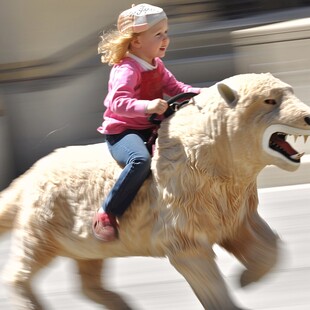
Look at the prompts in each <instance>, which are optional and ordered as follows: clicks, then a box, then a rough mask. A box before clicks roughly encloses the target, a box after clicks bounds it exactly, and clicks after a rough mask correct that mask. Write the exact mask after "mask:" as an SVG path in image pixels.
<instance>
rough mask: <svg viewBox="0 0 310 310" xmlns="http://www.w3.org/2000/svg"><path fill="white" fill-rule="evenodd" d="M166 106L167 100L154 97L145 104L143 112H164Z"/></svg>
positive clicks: (159, 113)
mask: <svg viewBox="0 0 310 310" xmlns="http://www.w3.org/2000/svg"><path fill="white" fill-rule="evenodd" d="M167 108H168V103H167V101H165V100H163V99H154V100H151V101H150V102H149V104H148V105H147V107H146V109H145V112H146V114H154V113H155V114H158V115H161V114H164V113H165V111H166V110H167Z"/></svg>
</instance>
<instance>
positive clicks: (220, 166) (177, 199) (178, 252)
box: [0, 74, 310, 310]
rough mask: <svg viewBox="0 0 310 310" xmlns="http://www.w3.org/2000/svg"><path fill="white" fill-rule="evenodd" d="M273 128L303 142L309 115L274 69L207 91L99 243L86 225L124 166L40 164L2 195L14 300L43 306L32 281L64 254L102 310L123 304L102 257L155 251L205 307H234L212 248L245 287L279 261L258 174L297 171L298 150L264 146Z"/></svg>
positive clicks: (102, 153)
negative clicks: (221, 251)
mask: <svg viewBox="0 0 310 310" xmlns="http://www.w3.org/2000/svg"><path fill="white" fill-rule="evenodd" d="M274 131H278V132H283V133H287V134H294V135H309V134H310V108H309V107H308V106H306V105H305V104H303V103H301V102H300V101H299V100H298V99H297V98H296V97H295V96H294V94H293V91H292V88H291V87H290V86H289V85H287V84H285V83H283V82H281V81H280V80H278V79H276V78H274V77H273V76H272V75H271V74H246V75H238V76H234V77H231V78H229V79H227V80H224V81H223V82H221V83H218V84H216V85H214V86H212V87H210V88H208V89H204V90H203V91H202V93H201V94H200V95H198V96H196V97H195V98H194V99H192V101H191V102H190V104H189V105H188V106H186V107H184V108H182V109H181V110H180V111H178V112H177V113H176V114H175V115H174V116H172V117H170V118H169V119H166V120H165V121H164V122H163V123H162V125H161V128H160V130H159V138H158V140H157V145H156V151H155V154H154V157H153V161H152V174H151V176H150V177H149V178H148V179H147V180H146V181H145V183H144V185H143V186H142V188H141V189H140V191H139V193H138V194H137V196H136V198H135V200H134V202H133V203H132V205H131V207H130V208H129V210H128V211H127V212H126V213H125V214H124V216H123V217H122V218H120V223H119V224H120V231H119V240H117V241H115V242H111V243H102V242H100V241H97V240H96V239H95V238H94V237H93V234H92V230H91V222H92V217H93V215H94V213H95V212H96V210H97V209H98V208H99V207H100V205H101V203H102V201H103V200H104V197H105V195H106V194H107V193H108V191H109V190H110V189H111V187H112V185H113V183H114V182H115V180H116V178H117V177H118V175H119V173H120V171H121V169H120V167H118V166H117V164H116V163H115V162H114V160H113V159H112V158H111V156H110V154H109V152H108V150H107V148H106V146H105V144H104V143H102V144H95V145H87V146H70V147H66V148H62V149H58V150H56V151H55V152H53V153H52V154H50V155H48V156H46V157H45V158H42V159H41V160H39V161H38V162H37V163H35V164H34V165H33V167H32V168H30V169H29V170H28V171H27V172H26V173H25V174H24V175H22V176H20V177H19V178H18V179H16V180H15V181H13V182H12V184H11V185H10V186H9V187H8V188H7V189H6V190H4V191H3V192H2V193H1V198H0V232H1V233H3V232H5V231H8V230H10V229H13V248H12V257H11V258H10V260H9V264H8V266H7V268H6V273H5V277H4V279H5V281H6V283H7V284H8V285H9V286H11V288H12V303H15V305H16V307H17V309H27V310H30V309H32V310H39V309H43V308H42V305H40V304H39V301H38V300H37V298H36V297H35V295H34V294H33V292H32V289H31V280H32V277H33V276H34V275H35V274H36V273H37V272H38V271H39V270H40V269H42V268H43V267H45V266H46V265H47V264H48V263H50V261H51V260H52V259H53V258H55V257H56V256H67V257H71V258H72V259H74V260H75V261H76V263H77V266H78V268H79V273H80V276H81V282H82V290H83V293H84V294H86V295H87V296H88V297H89V298H91V299H92V300H94V301H95V302H97V303H99V304H102V305H104V306H105V307H107V308H108V309H115V310H123V309H130V307H129V305H127V304H126V302H125V300H124V299H123V298H122V297H121V296H119V295H118V294H116V293H114V292H111V291H108V290H106V289H105V288H104V286H103V285H102V283H101V277H100V271H101V270H102V268H103V262H104V259H105V258H108V257H116V256H118V257H119V256H154V257H167V258H168V259H169V260H170V262H171V264H172V265H173V266H174V267H175V268H176V269H177V270H178V271H179V272H180V273H181V274H182V275H183V276H184V278H185V279H186V280H187V281H188V283H189V284H190V285H191V287H192V289H193V291H194V292H195V294H196V295H197V297H198V298H199V300H200V302H201V304H202V305H203V307H204V308H205V309H209V310H219V309H222V310H232V309H239V308H238V307H237V306H236V305H235V304H234V303H233V301H232V299H231V298H230V296H229V292H228V290H227V288H226V285H225V283H224V280H223V278H222V276H221V274H220V272H219V270H218V268H217V266H216V263H215V261H214V253H213V250H212V246H213V245H214V244H218V245H220V246H222V247H224V248H225V249H226V250H227V251H229V252H230V253H232V254H233V255H235V257H236V258H237V259H238V260H239V261H240V262H241V263H242V264H243V265H244V267H245V270H244V272H243V273H242V275H241V278H240V282H241V284H242V285H247V284H249V283H251V282H254V281H257V280H259V279H260V278H261V277H262V276H264V275H265V274H266V273H268V272H269V271H270V269H271V268H272V267H273V266H274V265H275V263H276V261H277V257H278V237H277V235H276V234H275V233H274V232H273V231H272V230H271V228H270V227H269V226H268V225H267V224H266V222H265V221H264V220H263V219H262V218H261V217H260V216H259V214H258V212H257V206H258V197H257V185H256V178H257V175H258V173H259V172H260V171H261V170H262V169H263V168H264V167H265V166H266V165H271V164H273V165H276V166H278V167H280V168H282V169H286V170H290V171H293V170H295V169H297V167H298V166H299V159H298V158H299V157H300V155H296V154H293V155H294V156H293V157H294V158H295V159H294V160H292V159H290V158H287V157H288V156H290V155H292V153H294V152H293V151H292V149H290V147H289V146H288V144H287V143H286V142H284V140H283V142H281V143H280V144H281V147H282V148H284V149H286V151H287V152H288V153H290V154H289V155H287V156H284V155H283V154H282V153H283V152H281V150H280V151H279V150H274V149H271V148H270V147H269V143H270V142H269V141H270V139H271V135H272V134H273V133H274ZM272 137H273V140H275V142H277V141H278V142H279V140H276V139H275V138H274V137H275V136H274V135H273V136H272ZM271 140H272V139H271ZM295 153H297V152H295ZM296 156H297V159H296Z"/></svg>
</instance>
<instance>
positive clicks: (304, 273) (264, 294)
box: [0, 184, 310, 310]
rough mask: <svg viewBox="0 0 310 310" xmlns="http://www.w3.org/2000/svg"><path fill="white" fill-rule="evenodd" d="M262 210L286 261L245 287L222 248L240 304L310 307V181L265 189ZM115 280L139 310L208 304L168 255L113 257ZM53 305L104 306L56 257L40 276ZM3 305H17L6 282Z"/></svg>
mask: <svg viewBox="0 0 310 310" xmlns="http://www.w3.org/2000/svg"><path fill="white" fill-rule="evenodd" d="M259 195H260V213H261V214H262V215H263V217H264V218H265V219H267V221H268V223H269V224H270V225H271V226H272V227H273V228H274V229H275V230H277V232H278V233H279V235H280V237H281V238H282V240H283V241H284V250H283V252H284V255H283V261H282V262H281V263H280V264H279V266H278V268H277V269H276V270H275V271H274V272H273V273H272V274H271V275H270V276H268V277H267V278H266V279H265V280H264V281H262V282H261V283H260V284H257V285H254V286H252V287H249V288H247V289H245V290H242V289H240V288H238V286H237V285H236V282H237V274H238V267H239V265H238V263H237V262H236V261H235V260H234V259H233V258H232V257H230V256H228V254H226V252H224V251H221V250H220V249H218V248H216V252H217V253H218V263H219V266H220V268H221V270H222V272H223V274H224V275H225V277H226V279H227V283H228V285H229V287H230V289H231V291H232V294H233V295H234V296H235V298H236V300H237V301H238V302H239V304H240V305H242V306H243V307H246V308H248V309H255V310H260V309H264V310H309V309H310V294H309V292H310V184H305V185H295V186H285V187H276V188H265V189H261V190H259ZM8 248H9V236H8V237H5V238H2V239H0V269H2V267H3V265H4V263H5V261H6V260H7V253H8ZM110 264H111V267H113V268H111V269H112V271H111V274H110V277H109V285H110V286H111V287H112V288H114V289H116V290H118V291H119V292H122V293H124V294H126V295H128V299H129V301H131V304H132V305H133V306H135V309H137V310H158V309H161V310H171V309H179V310H185V309H186V310H189V309H190V310H198V309H202V307H201V305H200V304H199V303H198V301H197V300H196V298H195V296H194V295H193V293H192V292H191V289H190V288H189V287H188V285H187V283H186V282H185V281H184V280H183V278H182V277H181V276H180V275H179V274H178V273H177V272H176V271H175V270H174V269H173V268H172V267H171V266H170V265H169V264H168V262H167V261H166V260H159V259H152V258H128V259H114V260H111V262H110ZM36 289H37V290H38V291H39V292H40V294H41V297H42V299H43V300H44V303H45V304H46V308H47V309H49V310H53V309H61V310H69V309H70V310H71V309H73V308H74V309H79V310H95V309H102V308H101V307H99V306H97V305H95V304H94V303H92V302H90V301H88V300H87V299H85V298H84V297H83V296H81V295H80V294H79V291H78V289H79V287H78V282H77V281H76V275H75V270H74V265H73V264H71V261H69V260H67V259H61V258H60V259H58V260H56V261H55V262H54V263H53V264H52V265H51V266H50V267H49V268H48V269H46V270H45V271H44V272H43V273H42V274H40V276H39V277H38V279H37V282H36ZM0 309H4V310H12V308H11V307H10V306H9V301H8V298H7V292H6V289H5V288H4V286H3V285H2V284H1V282H0Z"/></svg>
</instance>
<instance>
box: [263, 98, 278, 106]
mask: <svg viewBox="0 0 310 310" xmlns="http://www.w3.org/2000/svg"><path fill="white" fill-rule="evenodd" d="M264 102H265V103H266V104H271V105H276V104H277V102H276V101H275V100H274V99H266V100H265V101H264Z"/></svg>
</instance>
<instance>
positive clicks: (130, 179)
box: [93, 132, 151, 241]
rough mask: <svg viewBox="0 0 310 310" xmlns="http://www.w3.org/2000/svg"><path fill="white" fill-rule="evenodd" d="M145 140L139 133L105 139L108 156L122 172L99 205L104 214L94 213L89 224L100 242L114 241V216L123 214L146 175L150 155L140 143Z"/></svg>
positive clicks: (115, 232)
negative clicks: (121, 167) (120, 166)
mask: <svg viewBox="0 0 310 310" xmlns="http://www.w3.org/2000/svg"><path fill="white" fill-rule="evenodd" d="M145 138H147V137H144V135H143V134H141V133H137V132H128V133H126V134H125V135H123V136H121V137H120V136H116V137H113V136H112V137H109V139H108V146H109V149H110V152H111V154H112V156H113V157H114V159H115V160H116V161H117V162H118V163H119V164H120V165H122V166H124V169H123V171H122V173H121V175H120V176H119V178H118V180H117V181H116V183H115V185H114V187H113V188H112V190H111V191H110V193H109V194H108V196H107V198H106V200H105V202H104V203H103V206H102V209H103V211H104V212H102V213H98V214H96V216H95V218H94V221H93V231H94V234H95V236H96V238H98V239H100V240H102V241H113V240H115V238H116V236H117V223H116V219H115V216H121V215H122V214H123V213H124V212H125V211H126V209H127V208H128V207H129V205H130V204H131V202H132V200H133V199H134V198H135V195H136V194H137V192H138V190H139V188H140V187H141V185H142V184H143V182H144V180H145V179H146V178H147V177H148V175H149V174H150V166H151V156H150V154H149V152H148V150H147V148H146V146H145V144H144V141H145Z"/></svg>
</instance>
